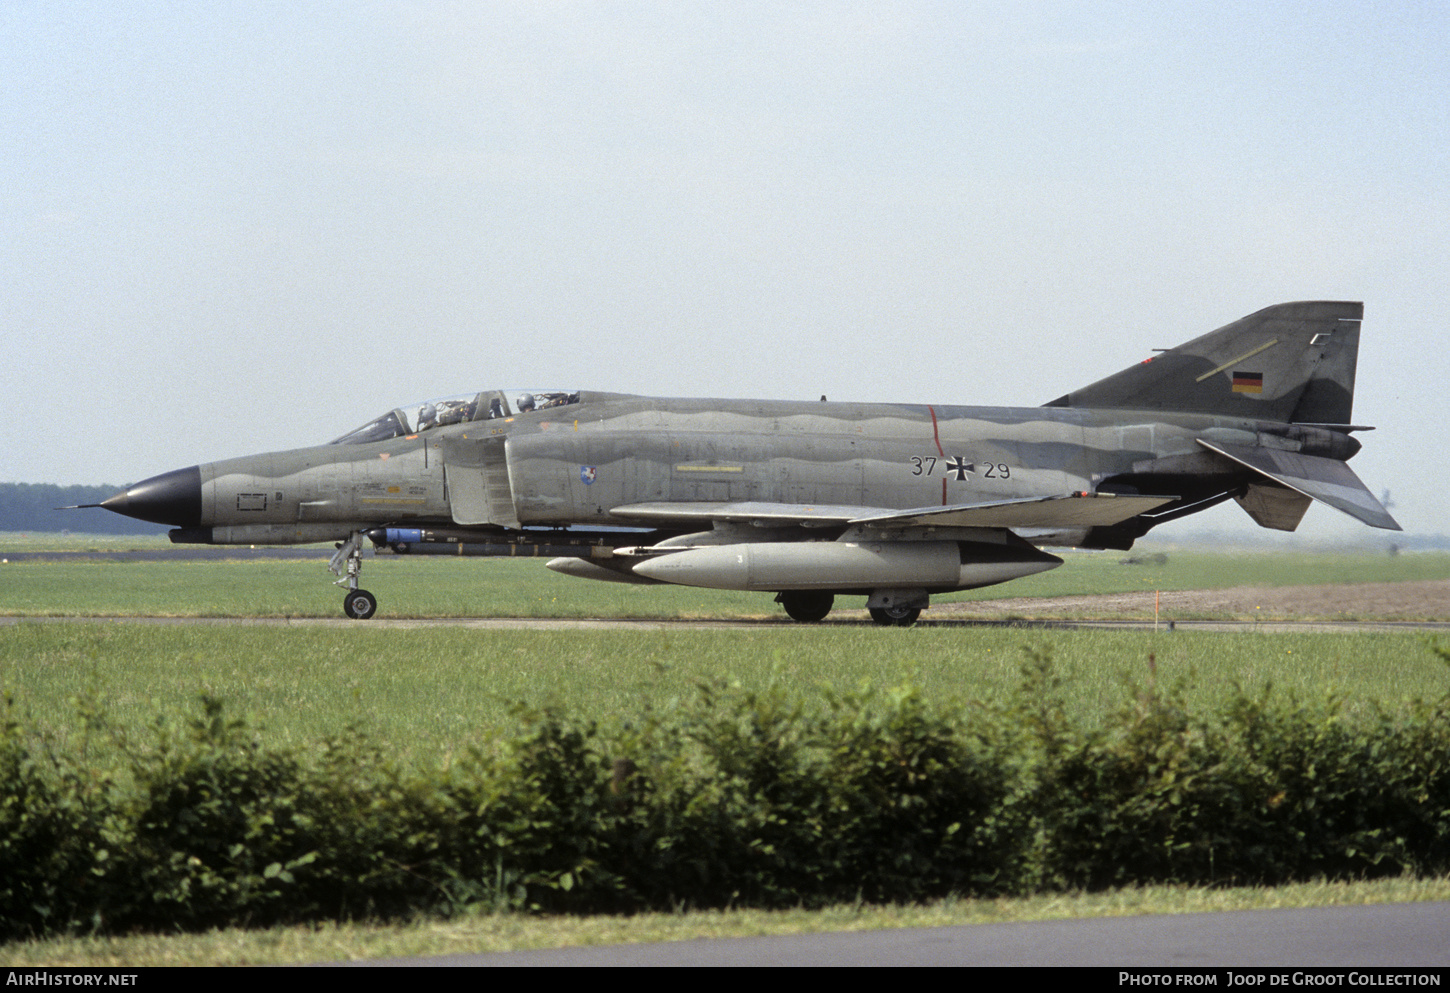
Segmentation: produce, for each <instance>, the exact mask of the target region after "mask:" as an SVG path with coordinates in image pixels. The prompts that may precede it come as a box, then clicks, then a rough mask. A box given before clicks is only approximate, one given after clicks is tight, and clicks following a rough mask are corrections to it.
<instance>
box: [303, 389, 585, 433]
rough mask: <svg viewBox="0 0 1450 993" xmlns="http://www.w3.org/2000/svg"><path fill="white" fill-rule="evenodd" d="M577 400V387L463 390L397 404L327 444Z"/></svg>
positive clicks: (506, 415) (418, 430) (514, 413)
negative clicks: (465, 391)
mask: <svg viewBox="0 0 1450 993" xmlns="http://www.w3.org/2000/svg"><path fill="white" fill-rule="evenodd" d="M578 402H579V393H578V391H577V390H576V391H573V392H569V391H565V390H485V391H484V392H482V393H464V394H460V395H458V396H451V397H445V398H443V399H442V400H425V401H424V402H422V403H415V404H410V405H409V406H406V407H395V408H394V409H392V410H390V411H388V412H387V413H386V414H384V415H383V416H381V417H378V418H375V419H374V420H371V421H368V422H367V423H366V424H364V425H363V426H362V427H360V428H355V429H354V430H352V431H349V432H348V433H347V434H345V435H343V436H342V437H341V438H335V439H333V440H332V441H330V442H328V444H330V445H366V444H369V443H370V442H374V441H387V440H388V439H389V438H405V437H408V436H409V435H415V434H421V433H422V432H424V431H431V430H432V429H434V428H438V427H443V426H444V425H447V424H462V423H464V422H466V421H490V420H494V419H495V418H511V417H515V416H518V415H520V414H529V413H532V412H534V411H539V410H548V409H549V408H551V407H562V406H564V405H566V404H571V403H578Z"/></svg>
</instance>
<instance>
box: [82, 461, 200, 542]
mask: <svg viewBox="0 0 1450 993" xmlns="http://www.w3.org/2000/svg"><path fill="white" fill-rule="evenodd" d="M101 506H102V507H104V508H106V509H107V510H110V511H114V512H115V513H117V514H124V515H125V516H127V517H134V518H136V519H137V520H141V521H151V522H152V523H155V524H170V525H171V526H172V527H178V528H194V527H196V526H197V525H199V524H200V523H201V467H200V466H191V467H190V468H187V469H174V470H172V471H171V472H163V473H162V474H161V475H159V476H152V477H151V478H150V479H143V480H142V481H141V482H139V483H137V484H136V485H135V486H132V487H131V488H130V489H128V490H126V492H124V493H117V494H116V495H115V496H113V497H110V498H108V499H106V500H102V501H101Z"/></svg>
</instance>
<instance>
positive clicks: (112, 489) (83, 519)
mask: <svg viewBox="0 0 1450 993" xmlns="http://www.w3.org/2000/svg"><path fill="white" fill-rule="evenodd" d="M123 489H125V487H123V486H56V485H55V484H54V483H0V531H22V532H29V531H39V532H50V533H55V532H60V531H74V532H80V533H82V534H165V533H166V531H167V530H168V529H167V527H166V526H165V525H164V524H148V523H147V522H145V521H134V520H132V519H131V518H129V517H122V516H121V515H119V514H113V513H111V512H110V511H109V510H101V509H99V508H92V509H87V510H57V509H56V508H57V507H74V506H76V505H78V504H86V503H100V502H101V501H102V500H104V499H106V498H107V497H110V496H115V495H116V494H117V493H119V492H120V491H121V490H123Z"/></svg>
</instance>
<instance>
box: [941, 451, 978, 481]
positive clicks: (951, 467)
mask: <svg viewBox="0 0 1450 993" xmlns="http://www.w3.org/2000/svg"><path fill="white" fill-rule="evenodd" d="M976 471H977V464H976V463H975V462H967V461H966V460H964V459H962V458H961V457H957V458H954V459H952V460H951V461H950V462H948V463H947V472H955V473H956V474H957V482H959V483H960V482H962V481H963V480H964V479H966V478H967V473H969V472H976Z"/></svg>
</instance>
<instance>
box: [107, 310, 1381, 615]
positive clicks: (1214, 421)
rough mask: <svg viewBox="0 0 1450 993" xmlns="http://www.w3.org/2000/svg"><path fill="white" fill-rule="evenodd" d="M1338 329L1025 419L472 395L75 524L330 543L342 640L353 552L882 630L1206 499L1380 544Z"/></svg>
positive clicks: (1312, 313) (1125, 380)
mask: <svg viewBox="0 0 1450 993" xmlns="http://www.w3.org/2000/svg"><path fill="white" fill-rule="evenodd" d="M1363 311H1364V308H1363V305H1362V304H1359V303H1337V302H1305V303H1286V304H1279V305H1277V306H1274V307H1269V308H1266V309H1264V310H1261V311H1258V312H1257V313H1254V314H1250V315H1249V316H1248V317H1245V318H1243V319H1241V320H1238V321H1235V322H1233V323H1232V324H1229V325H1226V326H1225V327H1222V328H1219V329H1218V330H1217V331H1212V332H1210V333H1208V334H1206V335H1203V336H1202V337H1199V338H1195V339H1194V340H1193V341H1190V342H1188V343H1186V344H1183V345H1180V346H1178V347H1177V348H1173V349H1169V350H1167V351H1163V352H1161V353H1159V354H1156V355H1154V356H1152V357H1151V358H1148V359H1145V360H1144V361H1143V362H1141V363H1140V364H1138V365H1134V366H1132V367H1130V368H1128V369H1124V370H1123V371H1122V372H1119V373H1116V374H1115V375H1112V376H1108V377H1107V378H1106V379H1102V380H1099V381H1098V382H1095V383H1093V384H1092V385H1090V386H1085V387H1083V388H1082V389H1079V390H1074V391H1072V392H1070V393H1067V394H1065V395H1063V396H1061V397H1059V398H1057V399H1056V400H1053V401H1051V402H1050V403H1047V404H1044V405H1043V406H1040V407H967V406H957V405H952V404H931V403H926V404H907V403H901V404H895V403H890V404H881V403H875V404H866V403H835V402H826V400H825V398H824V397H822V398H821V401H819V402H815V401H778V400H706V399H665V398H658V397H646V396H632V395H625V394H618V393H598V392H592V391H588V392H586V391H571V390H558V389H551V390H484V391H482V392H478V393H470V394H466V395H462V396H455V397H450V398H447V399H443V400H434V401H430V402H427V403H417V404H411V405H409V406H405V407H398V408H394V409H391V410H389V411H387V412H386V413H384V414H382V415H381V416H379V417H376V418H374V419H373V420H370V421H368V422H367V423H366V424H364V425H362V426H361V427H359V428H357V429H356V430H354V431H350V432H348V433H347V434H345V435H343V436H342V437H340V438H337V439H335V440H333V441H331V442H329V443H327V444H325V445H317V446H314V447H310V448H299V449H295V450H292V451H284V452H270V453H267V454H263V455H253V456H249V457H246V458H236V459H228V460H225V461H221V462H209V463H204V464H201V465H194V466H190V467H188V468H185V469H177V470H174V471H171V472H166V473H162V474H161V475H159V476H154V477H152V478H150V479H147V480H145V481H143V482H140V483H137V484H136V485H134V486H131V487H130V488H129V489H127V490H125V491H124V492H122V493H118V494H116V495H115V496H113V497H111V498H109V499H107V500H105V501H104V502H103V503H101V504H99V505H98V506H101V507H104V508H105V509H107V510H111V511H115V512H116V513H118V514H125V515H127V516H129V517H136V518H140V519H141V520H146V521H153V522H157V523H162V524H169V525H172V526H173V528H174V529H175V530H173V531H171V533H170V535H171V540H172V541H174V542H179V543H202V544H212V545H259V544H267V545H281V544H306V543H312V542H334V543H336V549H337V551H336V554H335V555H334V556H333V557H332V561H331V569H332V571H333V572H334V573H335V574H336V575H337V576H339V577H340V578H339V579H338V580H337V585H341V586H344V587H346V595H345V597H344V600H343V611H344V613H345V614H346V615H347V616H348V617H353V618H359V619H363V618H368V617H371V616H373V614H374V612H375V611H376V609H377V599H376V598H375V597H374V596H373V595H372V594H371V593H369V592H368V591H366V590H364V589H362V588H361V587H360V586H359V574H360V572H361V568H362V563H363V554H362V553H363V550H364V548H365V547H366V543H369V542H370V543H371V544H372V545H374V546H376V547H378V548H380V549H389V550H391V551H392V552H394V553H398V554H448V555H492V556H511V557H519V556H541V557H547V558H548V559H549V561H548V562H547V565H548V567H549V568H550V569H554V570H556V571H558V572H561V573H564V574H566V575H570V576H578V577H584V578H588V579H596V580H607V581H611V582H622V583H673V584H678V585H683V586H695V587H706V588H711V589H722V590H742V591H760V592H767V593H774V594H775V599H776V601H777V602H779V603H780V604H781V605H782V606H783V607H784V609H785V612H786V613H787V614H788V615H789V616H790V617H792V618H794V619H795V620H797V621H804V622H813V621H820V620H821V619H823V618H824V617H825V616H826V615H827V613H829V611H830V610H831V608H832V606H833V604H834V602H835V599H836V597H837V596H861V597H865V599H866V606H867V608H868V609H869V611H870V615H871V617H872V619H873V620H874V621H875V622H876V623H878V624H883V625H902V626H905V625H910V624H913V623H915V621H916V620H917V618H918V616H919V615H920V613H921V610H922V609H923V608H925V607H927V606H928V605H929V602H930V597H931V595H932V594H934V593H946V592H949V591H954V590H966V589H973V588H976V587H981V586H989V585H992V584H995V583H1002V582H1006V581H1008V580H1012V579H1017V578H1020V577H1022V576H1028V575H1031V574H1033V573H1037V572H1042V571H1044V570H1047V569H1054V568H1056V567H1057V566H1059V565H1061V564H1062V559H1061V558H1059V557H1058V556H1056V555H1053V554H1051V553H1050V552H1047V551H1044V550H1043V548H1044V547H1063V546H1075V547H1078V548H1092V549H1104V548H1112V549H1127V548H1130V547H1131V546H1132V545H1133V542H1134V541H1135V540H1136V539H1137V538H1139V537H1141V536H1142V535H1144V534H1146V533H1147V532H1148V531H1149V530H1150V529H1151V528H1154V527H1156V526H1158V525H1159V524H1163V523H1166V522H1168V521H1172V520H1177V519H1178V518H1180V517H1186V516H1188V515H1189V514H1195V513H1198V512H1199V511H1201V510H1205V509H1207V508H1209V507H1212V506H1214V505H1216V504H1219V503H1222V502H1224V501H1227V500H1234V501H1236V502H1237V503H1238V504H1239V505H1240V506H1241V507H1243V509H1244V510H1245V511H1246V512H1247V513H1248V515H1249V516H1250V517H1251V518H1252V519H1253V520H1254V521H1255V522H1257V523H1258V524H1259V525H1260V526H1262V527H1266V528H1273V529H1277V530H1281V531H1293V530H1294V529H1295V528H1296V527H1297V526H1298V524H1299V522H1300V520H1301V519H1302V518H1303V516H1304V513H1305V511H1306V510H1307V509H1308V507H1309V505H1310V503H1312V502H1313V501H1315V500H1318V501H1320V502H1321V503H1326V504H1328V505H1329V506H1331V507H1333V508H1335V509H1336V510H1339V511H1342V512H1344V513H1346V514H1348V515H1350V516H1351V517H1354V518H1357V519H1358V520H1360V521H1362V522H1364V523H1365V524H1368V525H1369V526H1371V527H1376V528H1387V529H1391V530H1400V527H1399V525H1398V524H1397V523H1395V521H1394V519H1393V518H1392V517H1391V516H1390V515H1389V513H1388V511H1386V510H1385V508H1384V506H1383V505H1382V504H1381V503H1380V501H1379V500H1377V499H1375V497H1374V496H1373V495H1372V494H1371V493H1370V491H1369V489H1368V488H1366V486H1365V485H1364V483H1362V482H1361V481H1360V479H1359V478H1358V477H1357V476H1356V475H1355V474H1354V472H1353V471H1352V470H1351V469H1350V468H1349V466H1348V465H1346V462H1347V461H1348V460H1349V459H1350V458H1351V457H1352V456H1354V454H1355V453H1356V452H1358V451H1359V449H1360V442H1359V441H1358V440H1357V439H1355V438H1353V437H1351V434H1352V433H1353V432H1358V431H1368V430H1371V429H1370V428H1368V427H1365V426H1362V425H1356V424H1354V423H1353V420H1352V415H1351V408H1352V405H1353V400H1354V377H1355V365H1356V361H1357V356H1358V350H1359V331H1360V321H1361V318H1362V317H1363Z"/></svg>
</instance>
